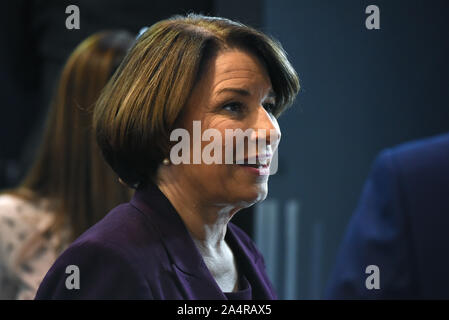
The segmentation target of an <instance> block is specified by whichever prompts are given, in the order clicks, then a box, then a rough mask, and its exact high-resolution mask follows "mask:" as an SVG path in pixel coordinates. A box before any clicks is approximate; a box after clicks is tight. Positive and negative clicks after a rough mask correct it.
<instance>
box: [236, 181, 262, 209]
mask: <svg viewBox="0 0 449 320" xmlns="http://www.w3.org/2000/svg"><path fill="white" fill-rule="evenodd" d="M239 189H240V188H239ZM267 195H268V186H267V184H266V183H264V184H258V185H256V186H251V187H248V188H247V189H245V190H242V192H240V193H239V194H237V195H236V196H237V197H238V199H239V201H240V202H242V203H244V204H246V205H245V207H249V206H252V205H254V204H256V203H258V202H261V201H263V200H265V198H266V197H267Z"/></svg>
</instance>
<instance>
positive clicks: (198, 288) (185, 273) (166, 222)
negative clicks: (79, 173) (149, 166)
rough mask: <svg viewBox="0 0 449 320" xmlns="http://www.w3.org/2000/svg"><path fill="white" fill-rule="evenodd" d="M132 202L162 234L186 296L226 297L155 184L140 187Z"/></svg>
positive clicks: (214, 298) (201, 298)
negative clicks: (143, 187)
mask: <svg viewBox="0 0 449 320" xmlns="http://www.w3.org/2000/svg"><path fill="white" fill-rule="evenodd" d="M131 204H132V205H133V206H135V207H136V208H138V209H139V210H140V211H141V212H143V213H144V214H145V215H146V216H147V217H148V218H149V219H148V221H149V222H150V223H151V224H152V225H153V228H154V229H155V230H157V231H158V232H159V234H160V238H161V240H162V243H163V245H164V247H165V249H166V251H167V254H168V256H169V259H170V263H171V266H170V267H171V268H172V270H173V271H174V274H175V276H176V278H177V280H178V281H179V284H180V289H181V291H182V292H183V295H184V297H185V299H192V300H221V299H226V296H225V295H224V294H223V293H222V291H221V290H220V288H219V287H218V284H217V283H216V281H215V280H214V278H213V277H212V275H211V273H210V272H209V270H208V269H207V267H206V265H205V263H204V261H203V258H202V256H201V254H200V253H199V251H198V249H197V247H196V245H195V243H194V242H193V240H192V238H191V237H190V234H189V233H188V231H187V228H186V226H185V224H184V222H183V221H182V219H181V217H180V216H179V215H178V213H177V212H176V210H175V208H174V207H173V206H172V204H171V203H170V201H169V200H168V199H167V198H166V197H165V195H164V194H163V193H162V192H161V191H160V190H159V188H158V187H157V186H156V185H153V184H151V185H149V186H147V187H146V188H145V189H143V190H141V189H138V190H137V191H136V193H135V195H134V197H133V199H132V200H131Z"/></svg>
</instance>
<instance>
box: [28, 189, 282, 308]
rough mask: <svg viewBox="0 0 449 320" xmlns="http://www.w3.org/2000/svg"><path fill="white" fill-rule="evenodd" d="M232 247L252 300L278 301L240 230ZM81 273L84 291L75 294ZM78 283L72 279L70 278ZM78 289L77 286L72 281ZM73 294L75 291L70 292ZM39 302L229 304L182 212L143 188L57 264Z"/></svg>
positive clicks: (231, 233)
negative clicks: (76, 279)
mask: <svg viewBox="0 0 449 320" xmlns="http://www.w3.org/2000/svg"><path fill="white" fill-rule="evenodd" d="M225 239H226V241H227V243H228V244H229V246H230V247H231V249H232V251H233V252H234V255H235V257H236V261H237V266H238V269H239V273H243V274H244V276H245V277H246V279H247V280H248V282H249V283H250V285H251V288H252V298H253V299H276V295H275V293H274V290H273V288H272V285H271V283H270V281H269V279H268V277H267V275H266V273H265V264H264V260H263V257H262V255H261V254H260V252H259V251H258V250H257V249H256V247H255V245H254V243H253V242H252V241H251V239H250V238H249V237H248V236H247V235H246V234H245V233H244V232H243V231H242V230H241V229H240V228H238V227H237V226H235V225H233V224H232V223H229V224H228V229H227V233H226V238H225ZM70 265H75V266H77V267H78V270H79V280H80V281H79V284H80V286H79V289H76V288H73V289H68V288H67V287H66V280H67V281H68V282H69V283H70V282H72V280H73V276H74V275H75V273H74V272H73V270H71V269H67V273H66V268H67V267H68V266H70ZM70 277H72V279H70ZM72 283H73V282H72ZM69 287H70V285H69ZM36 299H201V300H209V299H210V300H220V299H226V296H225V294H224V293H223V292H222V291H221V290H220V288H219V287H218V285H217V283H216V282H215V280H214V279H213V277H212V275H211V273H210V272H209V270H208V269H207V267H206V265H205V263H204V261H203V259H202V257H201V255H200V253H199V251H198V250H197V248H196V246H195V244H194V242H193V240H192V238H191V237H190V235H189V233H188V231H187V229H186V227H185V225H184V223H183V221H182V220H181V218H180V217H179V215H178V213H177V212H176V210H175V209H174V207H173V206H172V205H171V203H170V202H169V201H168V199H167V198H166V197H165V196H164V194H163V193H162V192H161V191H160V190H159V189H158V187H157V186H155V185H150V186H147V187H146V188H145V189H138V190H137V191H136V193H135V195H134V197H133V198H132V200H131V201H130V202H129V203H126V204H122V205H120V206H118V207H116V208H114V209H113V210H112V211H110V212H109V213H108V214H107V215H106V216H105V217H104V218H103V219H102V220H101V221H100V222H98V223H97V224H95V225H94V226H93V227H91V228H90V229H88V230H87V231H86V232H85V233H84V234H82V235H81V236H80V237H79V238H78V239H77V240H75V241H74V242H73V243H72V244H71V245H70V246H69V247H68V249H67V250H65V251H64V252H63V253H62V254H61V256H60V257H59V258H58V259H57V260H56V262H55V263H54V264H53V266H52V267H51V268H50V270H49V271H48V273H47V275H46V276H45V278H44V280H43V281H42V283H41V285H40V287H39V289H38V292H37V294H36Z"/></svg>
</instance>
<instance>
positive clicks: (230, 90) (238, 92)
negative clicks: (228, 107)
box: [217, 88, 251, 97]
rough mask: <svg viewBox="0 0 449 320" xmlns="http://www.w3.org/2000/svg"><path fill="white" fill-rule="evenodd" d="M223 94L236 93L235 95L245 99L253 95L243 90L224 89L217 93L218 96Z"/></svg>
mask: <svg viewBox="0 0 449 320" xmlns="http://www.w3.org/2000/svg"><path fill="white" fill-rule="evenodd" d="M223 92H234V93H237V94H240V95H242V96H245V97H248V96H250V95H251V93H250V92H249V91H248V90H245V89H241V88H222V89H220V90H218V91H217V96H218V95H220V94H222V93H223Z"/></svg>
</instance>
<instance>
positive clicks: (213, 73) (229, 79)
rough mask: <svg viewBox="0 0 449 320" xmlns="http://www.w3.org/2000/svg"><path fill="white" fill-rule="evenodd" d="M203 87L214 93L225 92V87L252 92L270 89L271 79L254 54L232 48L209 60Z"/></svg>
mask: <svg viewBox="0 0 449 320" xmlns="http://www.w3.org/2000/svg"><path fill="white" fill-rule="evenodd" d="M203 76H204V77H203V79H202V80H203V81H202V82H203V84H202V86H201V87H203V88H204V89H205V86H204V84H207V85H206V87H208V90H210V91H212V92H213V93H214V95H218V94H220V93H222V92H225V91H226V89H227V87H231V88H233V89H236V88H237V89H242V90H246V91H249V92H250V93H252V91H254V90H257V91H259V90H263V91H271V81H270V78H269V76H268V73H267V71H266V68H265V66H264V65H263V63H262V62H261V61H260V59H258V58H257V57H256V56H255V55H253V54H251V53H248V52H246V51H243V50H238V49H233V50H226V51H223V52H220V53H218V54H217V55H216V56H215V57H214V58H213V59H211V61H209V63H208V66H207V68H206V72H205V74H204V75H203Z"/></svg>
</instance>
